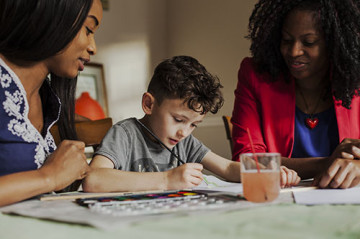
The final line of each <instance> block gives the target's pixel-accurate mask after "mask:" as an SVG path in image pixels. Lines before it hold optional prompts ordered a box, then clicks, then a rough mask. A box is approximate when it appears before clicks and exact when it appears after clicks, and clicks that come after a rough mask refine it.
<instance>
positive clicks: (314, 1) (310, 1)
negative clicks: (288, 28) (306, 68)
mask: <svg viewBox="0 0 360 239" xmlns="http://www.w3.org/2000/svg"><path fill="white" fill-rule="evenodd" d="M293 9H299V10H310V11H314V12H317V13H318V19H319V22H318V26H319V28H320V30H321V31H322V33H323V34H324V38H325V42H326V48H327V51H328V56H329V61H330V63H331V69H332V72H331V73H332V90H333V93H334V95H335V98H336V99H337V100H341V101H342V105H343V106H344V107H346V108H350V105H351V100H352V98H353V97H354V95H358V89H359V86H360V84H359V83H360V1H359V0H260V1H259V2H258V3H257V4H256V5H255V9H254V10H253V12H252V14H251V16H250V21H249V34H248V36H247V38H249V39H251V48H250V50H251V53H252V56H253V59H254V62H255V64H256V67H257V71H258V72H260V73H263V72H268V73H269V74H270V75H271V76H272V77H273V78H274V79H275V78H276V77H277V76H279V75H280V74H288V68H287V66H286V64H285V62H284V60H283V57H282V55H281V53H280V43H281V31H282V25H283V21H284V19H285V17H286V15H287V14H288V13H289V12H290V11H291V10H293Z"/></svg>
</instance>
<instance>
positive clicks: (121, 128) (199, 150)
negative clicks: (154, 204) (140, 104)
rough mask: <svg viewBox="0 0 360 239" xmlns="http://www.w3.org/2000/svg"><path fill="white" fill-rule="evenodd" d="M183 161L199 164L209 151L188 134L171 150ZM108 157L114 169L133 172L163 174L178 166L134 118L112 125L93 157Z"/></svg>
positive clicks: (176, 161)
mask: <svg viewBox="0 0 360 239" xmlns="http://www.w3.org/2000/svg"><path fill="white" fill-rule="evenodd" d="M172 150H173V152H174V153H175V154H177V155H178V156H179V157H180V159H181V160H182V161H185V162H187V163H200V162H201V160H202V159H203V158H204V156H205V154H206V153H207V152H209V149H208V148H207V147H206V146H204V145H203V144H202V143H201V142H200V141H199V140H198V139H196V138H195V137H194V136H192V135H189V136H188V137H186V138H185V139H183V140H182V141H180V142H179V143H178V144H177V145H176V146H175V147H174V148H173V149H172ZM97 154H99V155H103V156H105V157H107V158H109V159H110V160H111V161H112V162H113V163H114V165H115V168H116V169H120V170H124V171H135V172H163V171H167V170H169V169H172V168H175V167H177V166H179V165H180V162H178V159H177V158H176V157H174V156H173V155H172V154H171V153H170V152H169V151H168V150H167V149H166V148H164V147H162V146H161V145H160V144H159V143H158V142H154V141H152V140H151V139H150V138H149V137H148V136H147V135H146V134H145V129H143V128H142V126H141V125H139V123H138V122H136V119H135V118H129V119H125V120H123V121H120V122H118V123H116V124H115V125H113V127H112V128H111V129H110V130H109V132H108V133H107V134H106V136H105V137H104V139H103V140H102V142H101V144H100V146H99V147H98V149H97V151H96V152H95V155H97Z"/></svg>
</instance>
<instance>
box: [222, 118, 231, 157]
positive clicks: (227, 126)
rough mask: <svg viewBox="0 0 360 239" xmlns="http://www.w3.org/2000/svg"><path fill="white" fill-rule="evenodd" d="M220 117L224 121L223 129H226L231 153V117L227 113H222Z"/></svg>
mask: <svg viewBox="0 0 360 239" xmlns="http://www.w3.org/2000/svg"><path fill="white" fill-rule="evenodd" d="M222 119H223V121H224V125H225V131H226V138H227V139H228V140H229V143H230V150H231V153H232V152H233V141H232V127H233V126H232V123H231V117H230V116H227V115H223V116H222Z"/></svg>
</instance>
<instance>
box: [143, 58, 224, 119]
mask: <svg viewBox="0 0 360 239" xmlns="http://www.w3.org/2000/svg"><path fill="white" fill-rule="evenodd" d="M220 88H222V85H221V84H220V81H219V79H218V78H217V77H216V76H213V75H211V74H210V73H209V72H208V71H207V70H206V69H205V67H204V66H203V65H201V64H200V63H199V62H198V61H197V60H196V59H195V58H193V57H190V56H175V57H173V58H170V59H166V60H164V61H163V62H161V63H160V64H159V65H158V66H157V67H156V68H155V71H154V75H153V77H152V79H151V81H150V83H149V87H148V92H150V93H151V94H152V95H153V96H154V97H155V99H156V101H157V103H158V104H161V102H162V101H163V100H164V99H183V100H184V102H187V105H188V107H189V108H190V109H192V110H194V111H196V112H199V113H200V114H205V113H207V112H209V111H210V112H211V113H213V114H215V113H216V112H217V111H218V110H219V109H220V108H221V107H222V105H223V103H224V98H223V96H222V93H221V91H220ZM199 104H200V107H199Z"/></svg>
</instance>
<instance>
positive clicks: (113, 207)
mask: <svg viewBox="0 0 360 239" xmlns="http://www.w3.org/2000/svg"><path fill="white" fill-rule="evenodd" d="M237 201H239V198H238V197H236V196H231V195H223V194H214V195H212V194H207V193H203V192H197V191H187V190H180V191H167V192H161V193H146V194H132V195H125V196H112V197H95V198H84V199H77V200H76V202H77V203H78V204H80V205H82V206H86V207H88V208H89V209H90V210H91V211H92V212H95V213H101V214H109V215H112V216H121V217H122V216H135V215H136V216H138V215H152V214H164V213H174V212H181V211H184V212H189V211H196V210H209V209H220V208H224V207H226V206H228V205H229V204H233V203H236V202H237Z"/></svg>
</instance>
